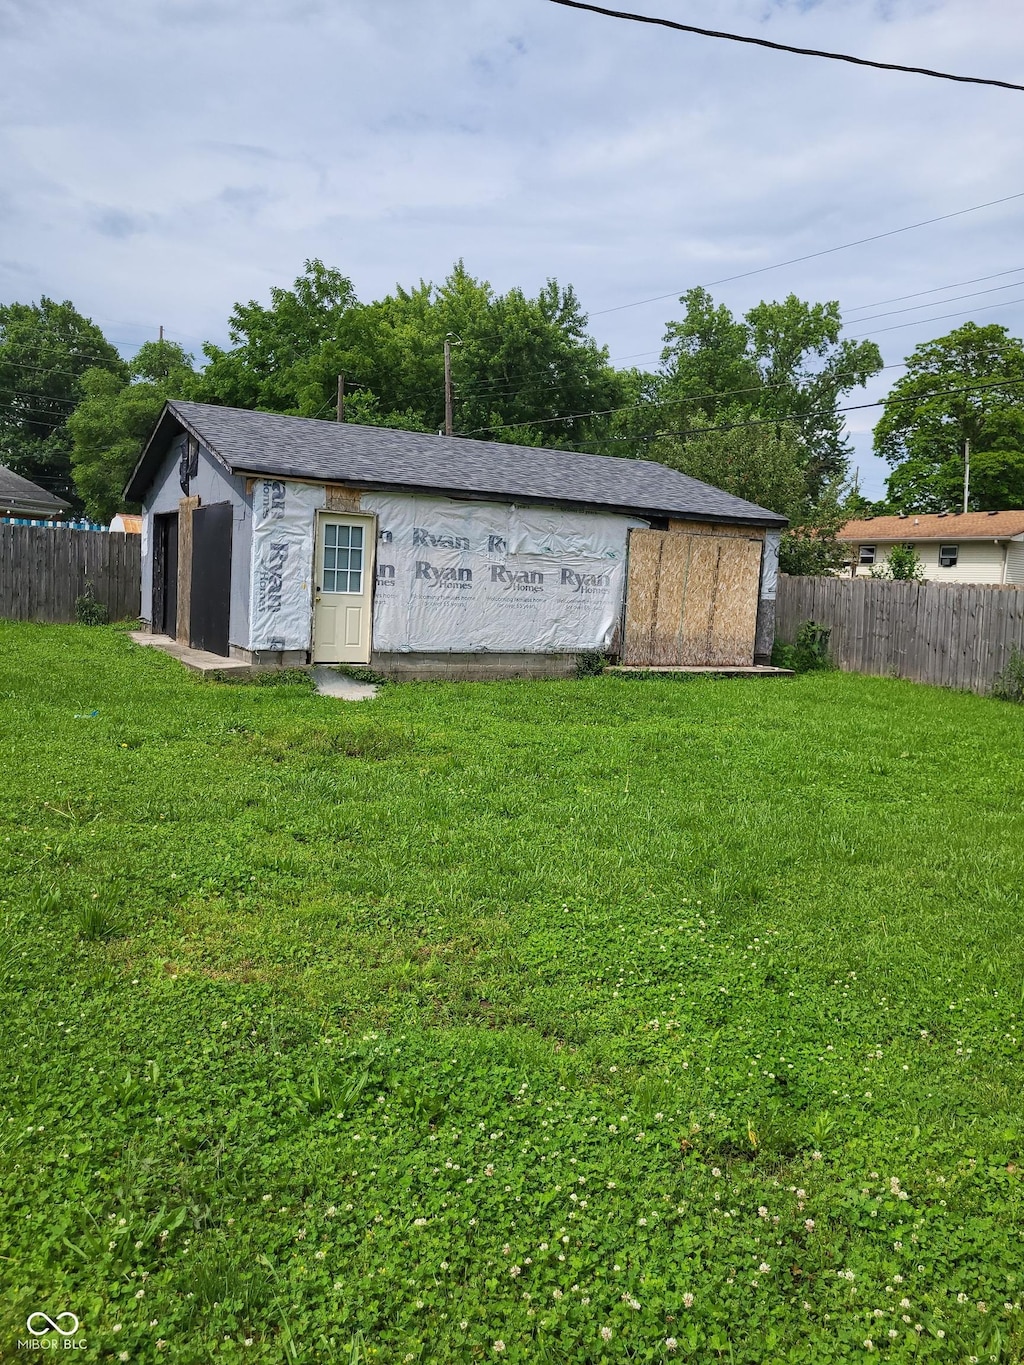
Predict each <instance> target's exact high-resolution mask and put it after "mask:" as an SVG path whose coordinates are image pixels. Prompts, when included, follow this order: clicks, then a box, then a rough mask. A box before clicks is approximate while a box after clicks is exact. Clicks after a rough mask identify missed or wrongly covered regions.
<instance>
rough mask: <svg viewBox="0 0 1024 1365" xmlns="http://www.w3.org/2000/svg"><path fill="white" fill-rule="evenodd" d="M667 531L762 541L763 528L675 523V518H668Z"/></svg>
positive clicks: (706, 523) (690, 522)
mask: <svg viewBox="0 0 1024 1365" xmlns="http://www.w3.org/2000/svg"><path fill="white" fill-rule="evenodd" d="M668 529H669V530H670V531H684V532H685V533H686V534H687V535H691V536H739V537H740V538H741V539H742V540H760V541H763V540H764V528H763V527H761V526H730V525H729V524H728V522H719V521H677V520H676V518H675V517H670V518H669V523H668Z"/></svg>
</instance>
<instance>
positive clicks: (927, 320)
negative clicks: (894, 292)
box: [847, 298, 1024, 341]
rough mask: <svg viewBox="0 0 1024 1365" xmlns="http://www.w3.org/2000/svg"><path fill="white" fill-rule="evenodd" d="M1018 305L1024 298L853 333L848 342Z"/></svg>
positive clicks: (861, 319)
mask: <svg viewBox="0 0 1024 1365" xmlns="http://www.w3.org/2000/svg"><path fill="white" fill-rule="evenodd" d="M1018 303H1024V298H1019V299H1003V301H1002V303H985V304H982V306H981V307H980V308H961V309H959V311H958V312H956V313H938V314H937V315H936V316H935V317H933V318H915V319H914V321H913V322H897V323H894V324H893V326H891V327H873V328H872V329H871V331H870V332H853V333H852V334H851V335H850V336H849V337H848V338H847V340H849V341H856V340H857V339H858V338H860V337H873V336H877V335H878V334H879V333H881V332H898V331H900V329H901V328H903V327H924V326H927V325H928V324H929V323H932V322H946V321H947V320H948V319H949V318H962V317H965V316H966V315H967V314H968V313H991V312H992V310H993V308H1012V307H1013V306H1014V305H1015V304H1018ZM938 306H941V305H938ZM860 322H867V318H858V319H857V321H856V322H855V323H854V326H857V324H858V323H860Z"/></svg>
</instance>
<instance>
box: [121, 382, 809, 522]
mask: <svg viewBox="0 0 1024 1365" xmlns="http://www.w3.org/2000/svg"><path fill="white" fill-rule="evenodd" d="M182 430H185V431H188V432H190V433H191V434H192V435H194V436H195V437H196V438H197V439H198V440H199V441H201V442H202V444H203V445H205V446H206V447H207V449H209V450H210V451H211V452H212V453H213V454H214V455H215V456H217V457H218V458H219V459H220V460H221V461H222V462H223V464H224V465H225V466H226V467H227V468H228V469H229V470H230V471H231V472H232V473H233V474H253V475H262V476H269V477H272V478H293V479H309V480H315V481H320V480H323V481H324V482H336V483H343V484H350V485H352V486H355V487H360V488H367V489H369V488H378V489H387V488H390V489H402V490H411V491H424V492H426V491H429V492H433V493H441V494H451V495H453V496H455V497H466V496H470V497H476V498H492V499H495V500H497V501H521V502H537V503H545V502H546V503H557V504H560V505H563V506H564V505H567V504H569V505H571V504H575V505H577V506H587V507H601V508H605V509H608V510H615V511H622V512H631V513H641V514H644V513H646V514H654V515H657V516H679V517H692V518H694V519H696V520H703V521H723V522H733V523H741V524H742V523H745V524H748V525H752V526H768V527H782V526H785V525H786V518H785V517H781V516H779V515H778V514H777V513H775V512H769V511H767V510H766V509H765V508H763V507H758V506H756V505H755V504H754V503H751V502H746V501H744V499H742V498H737V497H733V496H732V495H731V494H730V493H725V492H723V491H722V490H721V489H719V488H713V487H711V485H710V484H706V483H701V482H699V480H697V479H691V478H690V477H689V476H688V475H686V474H680V473H677V472H676V471H675V470H673V469H669V468H668V467H667V466H666V465H662V464H656V463H655V462H654V461H652V460H632V459H624V458H618V457H616V456H611V455H581V454H577V453H575V452H570V451H565V450H552V449H545V448H538V447H534V446H514V445H505V444H503V443H501V442H497V441H474V440H470V439H468V438H466V437H462V436H433V435H430V434H427V433H423V432H417V431H397V430H395V429H393V428H390V427H366V426H357V425H355V424H354V423H347V422H346V423H338V422H324V421H315V420H313V419H310V418H306V417H284V416H281V415H279V414H277V413H267V412H252V411H249V410H247V409H241V408H223V407H214V406H211V405H208V404H205V403H183V402H182V403H179V402H170V403H168V404H167V406H166V408H165V409H164V412H163V414H162V416H161V418H160V421H159V422H158V424H157V427H156V429H155V430H154V432H153V435H152V436H151V437H150V440H149V442H148V444H147V446H146V449H145V450H144V451H143V453H142V457H141V459H140V460H139V463H138V465H137V466H136V469H135V472H134V473H133V474H132V477H131V479H130V481H129V483H128V486H127V488H126V490H125V496H126V497H127V498H129V499H130V500H131V501H133V502H137V501H141V500H142V499H143V497H144V495H145V492H146V489H147V488H148V486H149V484H150V482H151V481H152V479H153V477H154V476H155V473H156V470H157V468H158V467H159V465H160V463H161V461H162V459H163V456H164V452H165V450H166V445H167V441H169V440H170V439H172V437H173V436H174V435H175V434H176V433H177V432H180V431H182Z"/></svg>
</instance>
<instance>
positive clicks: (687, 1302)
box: [683, 1294, 693, 1308]
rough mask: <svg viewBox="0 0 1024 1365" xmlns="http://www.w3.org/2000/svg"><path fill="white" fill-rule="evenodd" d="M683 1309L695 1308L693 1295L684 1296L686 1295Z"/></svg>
mask: <svg viewBox="0 0 1024 1365" xmlns="http://www.w3.org/2000/svg"><path fill="white" fill-rule="evenodd" d="M683 1307H684V1308H692V1307H693V1295H692V1294H684V1295H683Z"/></svg>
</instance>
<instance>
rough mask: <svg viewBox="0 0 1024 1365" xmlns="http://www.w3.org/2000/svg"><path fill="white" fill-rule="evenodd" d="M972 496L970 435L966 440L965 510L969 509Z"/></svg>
mask: <svg viewBox="0 0 1024 1365" xmlns="http://www.w3.org/2000/svg"><path fill="white" fill-rule="evenodd" d="M970 496H971V441H970V437H968V438H967V439H966V440H965V441H964V511H965V512H966V511H967V506H968V502H969V500H970Z"/></svg>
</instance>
